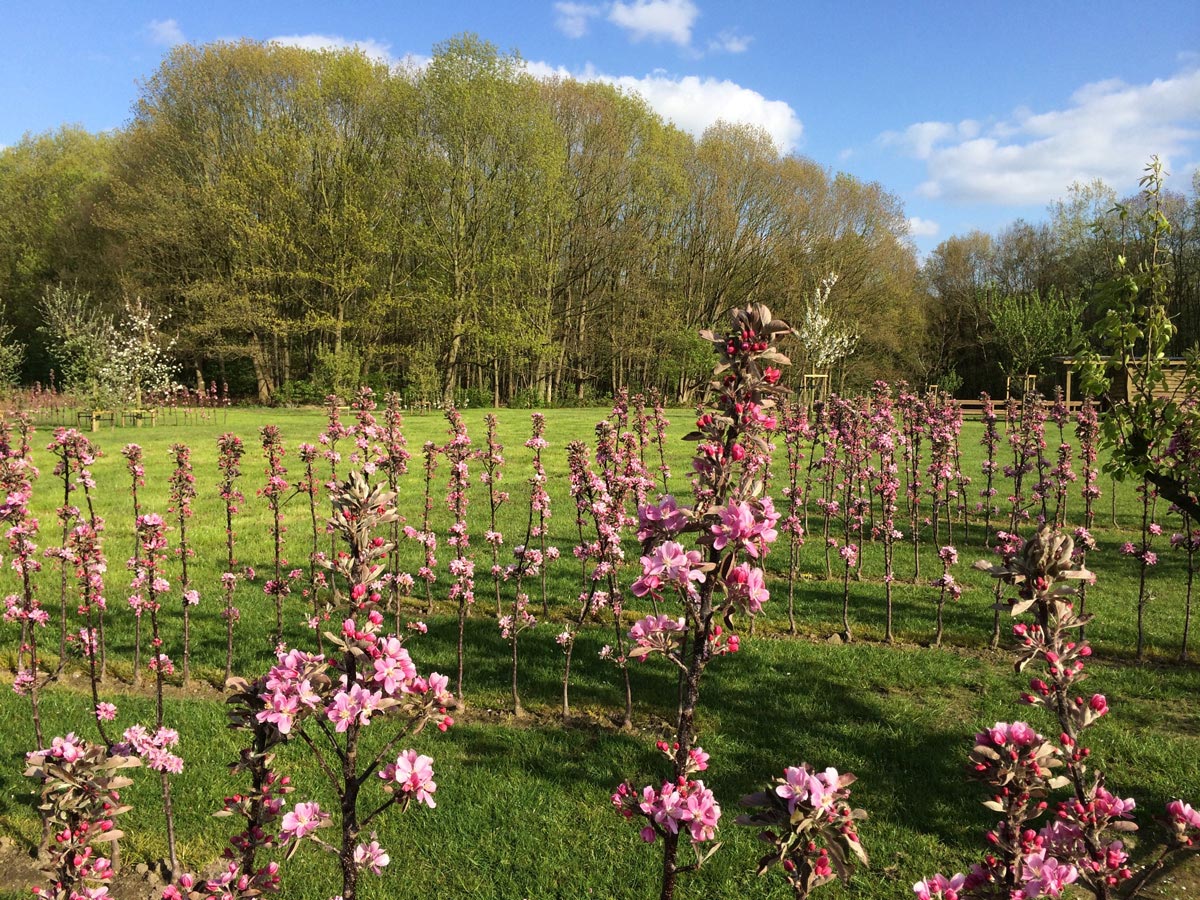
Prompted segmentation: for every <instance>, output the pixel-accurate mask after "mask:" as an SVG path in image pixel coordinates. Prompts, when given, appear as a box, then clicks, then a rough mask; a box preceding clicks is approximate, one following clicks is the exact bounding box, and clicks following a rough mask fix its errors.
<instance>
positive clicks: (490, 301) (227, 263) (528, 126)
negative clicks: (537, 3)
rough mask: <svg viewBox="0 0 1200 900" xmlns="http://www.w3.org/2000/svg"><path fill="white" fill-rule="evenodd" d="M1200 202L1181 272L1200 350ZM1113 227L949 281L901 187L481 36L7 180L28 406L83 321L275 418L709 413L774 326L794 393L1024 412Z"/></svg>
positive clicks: (168, 121) (235, 46) (181, 87)
mask: <svg viewBox="0 0 1200 900" xmlns="http://www.w3.org/2000/svg"><path fill="white" fill-rule="evenodd" d="M1086 190H1091V188H1088V189H1086ZM1097 190H1098V189H1097ZM1195 195H1196V191H1195V190H1193V196H1192V198H1191V199H1190V200H1186V199H1182V198H1181V200H1180V203H1181V204H1182V206H1183V207H1184V208H1185V209H1186V210H1187V211H1188V215H1190V216H1191V218H1190V220H1189V221H1190V225H1189V228H1190V231H1188V232H1187V233H1188V234H1189V235H1190V237H1189V238H1188V239H1187V240H1186V241H1183V240H1182V238H1181V241H1182V243H1181V246H1180V251H1179V252H1180V264H1179V265H1178V266H1177V268H1176V271H1177V272H1179V273H1182V274H1181V275H1180V276H1179V277H1180V278H1181V282H1180V296H1181V298H1183V299H1182V300H1181V301H1180V302H1181V304H1184V305H1186V306H1187V309H1188V310H1189V312H1188V315H1190V316H1191V317H1192V320H1194V324H1193V326H1192V327H1191V328H1190V330H1189V329H1188V328H1184V329H1182V331H1183V332H1184V334H1185V335H1187V336H1188V337H1189V338H1191V337H1194V336H1195V335H1196V334H1197V333H1200V302H1198V301H1197V298H1196V290H1197V287H1196V284H1197V276H1196V271H1197V269H1198V268H1200V267H1198V266H1197V262H1196V260H1197V253H1196V244H1197V237H1196V231H1197V228H1196V218H1197V217H1196V214H1195V210H1196V199H1195ZM1102 199H1104V200H1105V201H1106V200H1107V197H1105V198H1102ZM1088 203H1091V204H1092V205H1091V206H1088ZM1103 205H1104V204H1103V203H1102V202H1101V199H1097V198H1094V197H1092V195H1091V194H1087V193H1086V191H1085V190H1084V189H1080V191H1078V192H1076V193H1073V194H1072V197H1071V199H1070V200H1069V201H1064V203H1063V204H1062V207H1063V208H1062V211H1061V217H1060V216H1059V215H1057V214H1056V215H1055V216H1053V217H1052V219H1053V221H1052V222H1051V223H1050V224H1048V225H1046V226H1044V227H1043V226H1028V225H1025V224H1023V223H1018V225H1016V226H1014V227H1013V229H1011V230H1010V231H1009V232H1005V233H1004V234H1002V235H1000V236H998V237H996V238H992V237H990V236H987V235H982V234H976V235H969V236H967V237H965V238H952V239H950V240H948V241H946V242H944V243H943V244H942V245H941V246H939V247H938V248H937V250H936V251H935V252H934V253H933V254H932V255H931V256H930V258H929V259H928V260H927V261H926V262H925V264H924V266H922V265H921V264H920V262H919V260H918V258H917V254H916V250H915V247H914V246H913V244H912V242H911V241H910V239H909V237H908V226H907V220H906V217H905V214H904V209H903V205H902V203H901V202H900V200H899V199H898V198H897V197H896V196H894V195H893V194H891V193H889V192H888V191H887V190H885V189H884V188H883V187H882V186H881V185H879V184H877V183H866V182H863V181H860V180H858V179H856V178H854V177H852V176H849V175H846V174H844V173H838V172H834V171H832V170H830V169H828V168H826V167H824V166H822V165H820V164H818V163H817V162H815V161H813V160H810V159H806V158H803V157H800V156H796V155H785V154H783V153H781V152H780V151H779V149H778V148H777V147H776V146H774V144H773V143H772V141H771V140H770V138H769V137H768V136H767V134H766V133H765V132H763V131H761V130H759V129H756V128H753V127H750V126H746V125H736V124H727V123H718V124H717V125H714V126H713V127H712V128H710V129H709V130H707V131H706V132H705V133H704V134H703V135H701V136H700V137H698V138H697V137H693V136H691V135H689V134H686V133H684V132H682V131H681V130H679V129H677V128H675V127H674V126H672V125H670V124H669V123H667V122H666V121H664V120H663V118H662V117H661V116H659V115H658V114H656V113H655V112H653V111H652V110H651V109H650V108H649V106H648V105H647V104H646V102H645V101H644V100H643V99H642V98H640V97H639V96H637V95H634V94H630V93H627V92H623V91H621V90H619V89H617V88H615V87H613V86H610V85H605V84H600V83H582V82H577V81H574V80H571V79H562V78H551V79H539V78H535V77H533V76H531V75H530V74H528V73H527V72H526V70H525V67H524V64H523V62H522V60H521V59H520V57H519V56H518V55H517V54H515V53H509V54H506V53H501V52H500V51H498V50H497V49H496V48H495V47H494V46H492V45H490V44H488V43H487V42H485V41H482V40H480V39H478V38H476V37H473V36H469V35H466V36H462V37H458V38H455V39H452V40H450V41H447V42H445V43H443V44H441V45H439V46H438V47H437V48H435V53H434V56H433V58H432V60H431V61H430V62H429V63H428V64H427V65H424V66H421V67H406V66H389V65H387V64H384V63H382V62H379V61H375V60H372V59H369V58H368V57H366V56H364V55H362V54H361V53H357V52H354V51H311V50H303V49H299V48H293V47H285V46H280V45H275V44H262V43H255V42H249V41H245V42H239V43H214V44H208V45H204V46H190V45H189V46H180V47H177V48H175V49H173V50H172V51H171V52H170V53H169V54H168V55H167V56H166V57H165V58H164V59H163V61H162V63H161V65H160V66H159V67H158V69H157V70H156V71H155V72H154V73H153V74H152V75H151V76H150V77H149V78H148V79H147V81H146V82H145V83H144V84H143V85H142V86H141V89H140V93H139V96H138V98H137V100H136V103H135V105H134V108H133V114H132V118H131V120H130V121H129V122H128V123H127V124H126V125H125V126H124V127H123V128H121V129H119V130H117V131H114V132H107V133H103V134H90V133H88V132H86V131H83V130H80V129H76V128H69V127H64V128H62V129H60V130H58V131H56V132H53V133H50V134H43V135H32V136H27V137H26V138H25V139H24V140H22V141H21V142H20V143H18V144H16V145H14V146H13V147H9V148H7V149H5V150H3V151H0V299H3V300H4V301H5V303H6V306H7V312H6V319H7V325H8V327H10V328H11V329H12V331H13V333H15V334H16V335H18V336H19V337H20V338H21V339H22V341H24V343H25V345H26V346H25V354H24V360H23V365H22V368H21V369H20V372H19V374H20V377H21V378H22V379H23V380H25V381H26V382H29V381H33V380H39V381H42V382H43V383H44V382H46V381H47V380H48V378H49V372H50V370H51V369H52V368H54V369H56V370H57V373H58V376H59V378H60V379H61V377H62V372H63V371H64V369H66V370H71V363H72V360H70V359H67V358H65V356H66V352H65V350H64V343H65V341H64V339H63V338H62V335H61V333H60V332H61V331H62V328H61V323H59V325H58V326H56V323H57V322H59V320H60V319H61V311H62V309H63V308H72V309H78V310H80V315H81V316H82V317H83V320H84V321H83V322H82V323H81V322H78V321H77V322H75V323H74V324H73V327H72V328H68V329H67V330H68V331H72V333H73V334H75V335H78V334H79V333H84V334H87V333H92V332H98V331H104V328H100V327H99V326H95V325H93V324H89V323H93V322H98V321H101V322H103V323H110V324H111V323H115V326H114V327H108V332H112V331H114V330H115V331H116V332H120V330H121V326H120V320H121V317H122V315H123V313H122V310H125V309H127V308H130V307H131V305H132V308H135V309H136V310H137V311H138V315H139V316H142V317H143V318H144V319H146V320H151V321H155V322H158V323H160V327H161V330H162V333H163V334H164V335H168V336H169V337H170V339H171V341H172V342H173V343H172V344H171V347H170V354H171V356H172V357H173V358H174V359H175V360H177V361H178V363H179V364H180V366H181V372H180V380H182V381H186V382H188V383H195V384H196V385H197V386H200V385H203V384H206V383H209V382H211V381H213V380H219V381H222V382H226V383H228V384H230V386H231V389H232V391H233V392H234V393H235V395H242V396H249V397H253V398H255V399H258V400H260V401H276V400H281V401H287V400H313V399H319V398H320V397H321V396H323V394H324V393H326V392H327V391H328V390H330V389H342V390H346V389H349V388H352V387H353V386H356V385H358V384H359V383H370V384H375V385H376V386H377V387H387V388H394V389H397V388H398V389H401V390H404V391H406V392H407V393H408V394H409V395H410V396H411V397H412V398H413V399H428V400H435V399H449V398H452V397H460V398H461V397H464V396H465V397H467V398H473V399H474V400H475V402H477V403H494V404H512V403H520V404H526V405H534V404H547V403H567V402H586V401H587V400H589V399H591V398H593V397H605V396H610V395H612V394H613V393H614V392H616V391H617V390H619V389H620V388H628V389H631V390H635V391H637V390H641V391H648V390H650V389H652V388H655V389H658V390H660V391H661V392H662V393H663V395H664V396H666V397H670V398H674V399H675V400H677V401H688V400H690V399H692V397H693V394H694V392H695V391H696V389H697V388H698V386H699V385H701V384H702V383H703V382H704V379H705V377H706V374H705V373H706V367H707V356H708V353H707V348H706V346H705V345H704V344H703V343H702V342H701V341H700V340H699V339H698V338H697V337H696V336H695V334H696V331H697V330H698V329H699V328H701V327H706V326H708V325H711V324H712V323H713V322H715V321H717V320H718V319H719V317H720V316H721V315H722V314H723V313H724V312H725V311H726V310H728V309H729V308H730V307H731V306H733V305H734V304H740V303H745V302H747V301H756V300H757V301H764V302H768V303H770V304H771V307H772V308H773V309H775V310H777V311H778V314H779V315H780V316H781V317H782V318H784V319H786V320H788V321H789V322H792V323H793V324H797V325H805V324H807V326H808V327H807V330H806V331H805V330H804V329H802V331H803V332H804V333H806V334H809V335H812V336H813V337H812V339H811V340H810V341H808V342H806V343H804V344H803V345H802V348H801V351H800V354H799V356H800V358H798V359H796V360H795V362H796V363H797V366H796V367H795V370H794V371H795V372H796V373H805V372H810V371H813V370H814V367H818V368H822V369H824V370H825V371H826V373H827V374H829V375H830V376H831V380H832V382H833V384H834V385H835V386H840V387H843V388H846V389H850V388H853V387H860V386H863V385H865V384H869V383H870V382H871V381H873V380H874V379H876V378H884V379H896V378H900V377H908V378H911V379H914V380H917V381H921V382H923V381H937V380H946V379H949V380H950V381H951V382H953V380H954V379H958V380H959V382H960V383H961V382H963V381H965V382H967V383H968V384H967V386H968V388H971V389H978V388H979V387H984V386H986V387H989V388H991V389H993V390H995V380H996V378H997V377H998V374H999V372H1000V371H1001V370H1002V369H1003V366H1008V367H1010V368H1011V367H1012V366H1014V365H1017V363H1015V362H1014V360H1013V350H1012V346H1010V344H1012V342H1011V341H1010V342H1008V343H1005V340H1004V338H1005V335H1006V334H1008V333H1009V332H1010V331H1011V330H1012V327H1014V326H1011V325H1006V324H1005V321H1006V320H1005V319H1004V316H999V315H996V314H995V310H996V309H997V308H999V307H998V305H997V304H998V303H999V301H1000V300H1004V299H1005V298H1008V300H1007V302H1009V304H1010V306H1015V308H1016V309H1017V312H1018V313H1021V312H1022V311H1026V310H1032V312H1033V313H1037V312H1039V311H1042V310H1044V309H1046V308H1050V307H1052V306H1055V305H1056V304H1057V305H1058V306H1061V305H1062V304H1064V303H1066V304H1069V303H1074V302H1079V301H1078V298H1081V297H1084V296H1085V293H1086V290H1087V289H1088V279H1092V278H1094V279H1096V280H1098V279H1099V275H1100V273H1101V271H1102V269H1103V267H1104V265H1106V264H1107V262H1106V261H1107V260H1108V251H1109V250H1110V249H1111V247H1110V246H1109V245H1110V244H1113V245H1114V246H1115V245H1116V244H1119V243H1121V242H1122V241H1124V242H1126V243H1128V242H1129V241H1131V240H1135V239H1136V235H1133V236H1130V235H1121V234H1119V233H1118V232H1117V230H1114V231H1113V232H1112V233H1106V234H1104V235H1097V234H1094V233H1092V232H1090V231H1087V229H1086V227H1085V226H1086V225H1087V224H1090V222H1088V221H1087V216H1088V214H1089V213H1090V212H1091V211H1092V208H1093V207H1097V208H1098V207H1100V206H1103ZM1085 207H1086V208H1085ZM1060 218H1061V220H1062V221H1061V222H1060V221H1059V220H1060ZM1072 229H1073V230H1072ZM64 291H66V292H68V293H69V294H70V297H69V298H67V299H68V300H70V302H67V300H64V297H63V292H64ZM1014 298H1015V299H1014ZM51 307H52V308H51ZM1055 308H1057V307H1055ZM1067 308H1068V310H1069V309H1070V308H1071V307H1069V306H1068V307H1067ZM1181 308H1182V305H1181ZM1009 312H1010V315H1009V316H1008V320H1007V321H1009V322H1012V321H1016V322H1017V323H1018V325H1019V326H1020V323H1024V325H1023V326H1020V327H1023V328H1024V330H1026V331H1028V330H1029V328H1028V317H1025V318H1023V317H1022V315H1013V314H1011V313H1012V310H1011V309H1010V311H1009ZM814 317H816V318H814ZM807 319H813V321H811V322H807V321H806V320H807ZM1057 320H1065V321H1067V322H1068V323H1069V322H1071V321H1076V322H1078V321H1079V317H1078V316H1072V315H1063V314H1062V313H1061V311H1060V312H1059V314H1058V315H1057ZM997 323H999V324H997ZM1043 330H1044V329H1043ZM108 332H105V333H108ZM0 338H3V335H0ZM974 341H982V342H984V343H985V344H986V345H987V347H986V349H985V351H984V353H982V354H980V353H978V352H972V350H971V347H972V342H974ZM2 342H3V341H2V340H0V343H2ZM1043 343H1045V342H1043ZM833 346H836V347H840V348H842V349H841V351H839V353H832V352H831V347H833ZM1024 352H1025V356H1029V355H1030V354H1031V353H1032V354H1033V355H1035V356H1036V355H1038V354H1039V353H1041V354H1045V353H1046V352H1049V351H1047V350H1046V349H1045V348H1044V347H1043V348H1040V349H1035V350H1029V349H1028V348H1026V349H1025V351H1024ZM93 355H98V356H101V357H103V356H104V355H105V353H104V352H103V350H101V352H100V353H99V354H96V353H93ZM6 358H7V357H5V356H4V355H3V354H0V363H3V361H4V359H6ZM74 362H75V363H76V364H77V363H78V360H74ZM1035 363H1036V364H1037V365H1041V361H1040V360H1036V361H1035ZM1021 365H1030V364H1028V363H1021ZM2 367H3V366H0V368H2ZM1018 367H1019V366H1018ZM76 368H78V365H76ZM791 377H793V378H796V377H799V376H798V375H793V376H791Z"/></svg>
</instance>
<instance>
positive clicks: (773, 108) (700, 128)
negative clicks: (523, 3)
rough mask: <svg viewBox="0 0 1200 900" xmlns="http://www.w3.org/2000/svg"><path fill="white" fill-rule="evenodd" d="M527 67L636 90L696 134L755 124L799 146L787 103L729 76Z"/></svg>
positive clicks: (786, 147)
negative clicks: (730, 124)
mask: <svg viewBox="0 0 1200 900" xmlns="http://www.w3.org/2000/svg"><path fill="white" fill-rule="evenodd" d="M525 69H526V71H528V72H529V74H531V75H533V76H535V77H537V78H551V77H559V78H575V79H577V80H578V81H600V82H604V83H605V84H611V85H615V86H616V87H619V88H621V89H622V90H626V91H630V92H634V93H637V94H640V95H641V96H642V97H644V98H645V99H646V102H647V103H648V104H650V107H651V109H653V110H654V111H655V112H657V113H658V114H659V115H661V116H662V117H663V118H664V119H669V120H670V121H672V122H674V123H675V124H676V125H677V126H678V127H680V128H682V129H683V130H684V131H687V132H690V133H691V134H694V135H696V136H697V137H699V136H700V135H701V134H703V133H704V131H705V129H707V128H708V127H709V126H711V125H713V124H715V123H716V122H717V121H724V122H738V123H745V124H748V125H757V126H759V127H761V128H763V129H764V130H766V132H767V133H768V134H769V135H770V136H771V138H772V140H774V141H775V144H776V146H778V147H779V149H780V150H781V151H782V152H784V153H790V152H792V151H793V150H795V149H796V148H797V147H798V146H799V144H800V138H801V136H802V135H803V133H804V125H803V123H802V122H801V121H800V117H799V116H797V115H796V111H795V110H794V109H792V108H791V106H789V105H788V104H787V103H786V102H784V101H783V100H768V99H767V98H766V97H764V96H763V95H762V94H760V93H758V91H755V90H752V89H750V88H747V87H742V86H741V85H740V84H736V83H734V82H732V81H728V80H722V79H717V78H701V77H699V76H696V75H684V76H671V75H667V74H666V73H664V72H661V71H660V72H653V73H651V74H649V75H644V76H642V77H640V78H639V77H637V76H634V75H606V74H604V73H602V72H597V71H596V70H595V69H593V68H592V67H590V66H588V67H587V68H585V69H584V70H583V71H582V72H569V71H568V70H567V69H565V68H563V67H562V66H552V65H549V64H548V63H544V62H526V63H525Z"/></svg>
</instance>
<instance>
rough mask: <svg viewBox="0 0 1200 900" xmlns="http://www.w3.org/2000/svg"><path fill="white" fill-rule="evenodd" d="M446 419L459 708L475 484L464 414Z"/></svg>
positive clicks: (470, 592) (470, 596)
mask: <svg viewBox="0 0 1200 900" xmlns="http://www.w3.org/2000/svg"><path fill="white" fill-rule="evenodd" d="M446 420H447V421H448V422H449V423H450V441H449V443H447V444H446V446H445V447H443V448H442V453H444V454H445V455H446V459H447V461H448V462H449V463H450V482H449V485H448V488H447V492H446V506H448V507H449V508H450V515H452V516H453V517H454V522H453V523H452V524H451V526H450V537H449V538H448V539H447V543H448V544H449V545H450V546H451V547H453V548H454V559H452V560H451V561H450V574H451V575H453V576H454V584H452V585H450V599H451V600H453V601H455V602H456V603H457V604H458V679H457V681H456V682H455V696H456V697H457V698H458V704H459V706H462V705H463V702H464V701H463V635H464V632H465V630H466V625H467V613H468V612H469V611H470V609H471V607H472V606H473V605H474V604H475V560H474V559H472V557H471V537H470V534H469V532H468V531H467V488H468V486H469V485H470V483H471V481H470V476H469V472H468V467H467V461H468V460H469V459H470V458H471V438H470V436H469V435H468V434H467V424H466V422H464V421H463V417H462V414H461V413H459V411H458V410H457V409H455V408H454V407H453V406H451V407H449V408H448V409H447V410H446ZM426 546H428V545H426Z"/></svg>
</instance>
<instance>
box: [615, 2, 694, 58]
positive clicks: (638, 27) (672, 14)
mask: <svg viewBox="0 0 1200 900" xmlns="http://www.w3.org/2000/svg"><path fill="white" fill-rule="evenodd" d="M699 15H700V10H699V8H698V7H697V6H696V4H695V3H693V2H692V0H633V2H632V3H623V2H621V0H618V2H616V3H614V4H613V5H612V7H611V8H610V9H609V11H608V21H610V22H612V23H613V24H614V25H616V26H618V27H620V28H624V29H625V30H626V31H628V32H629V34H630V36H631V37H632V38H633V39H634V40H635V41H640V40H644V39H645V38H650V39H651V40H654V41H664V40H665V41H671V42H672V43H675V44H679V46H681V47H686V46H688V45H689V44H690V43H691V42H692V25H693V24H695V22H696V18H697V17H698V16H699Z"/></svg>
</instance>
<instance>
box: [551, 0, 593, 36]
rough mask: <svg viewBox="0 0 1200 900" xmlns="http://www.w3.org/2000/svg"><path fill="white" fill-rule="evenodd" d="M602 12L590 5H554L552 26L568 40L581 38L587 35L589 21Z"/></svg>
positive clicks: (567, 3) (565, 3)
mask: <svg viewBox="0 0 1200 900" xmlns="http://www.w3.org/2000/svg"><path fill="white" fill-rule="evenodd" d="M603 11H604V10H603V8H602V7H599V6H595V5H593V4H591V3H571V2H562V3H555V4H554V12H555V13H557V15H556V16H555V19H554V25H555V27H556V28H558V30H559V31H561V32H562V33H563V34H565V35H566V36H567V37H569V38H581V37H583V36H584V35H585V34H587V32H588V26H589V25H590V24H591V20H592V19H594V18H595V17H596V16H598V15H600V13H602V12H603Z"/></svg>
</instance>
